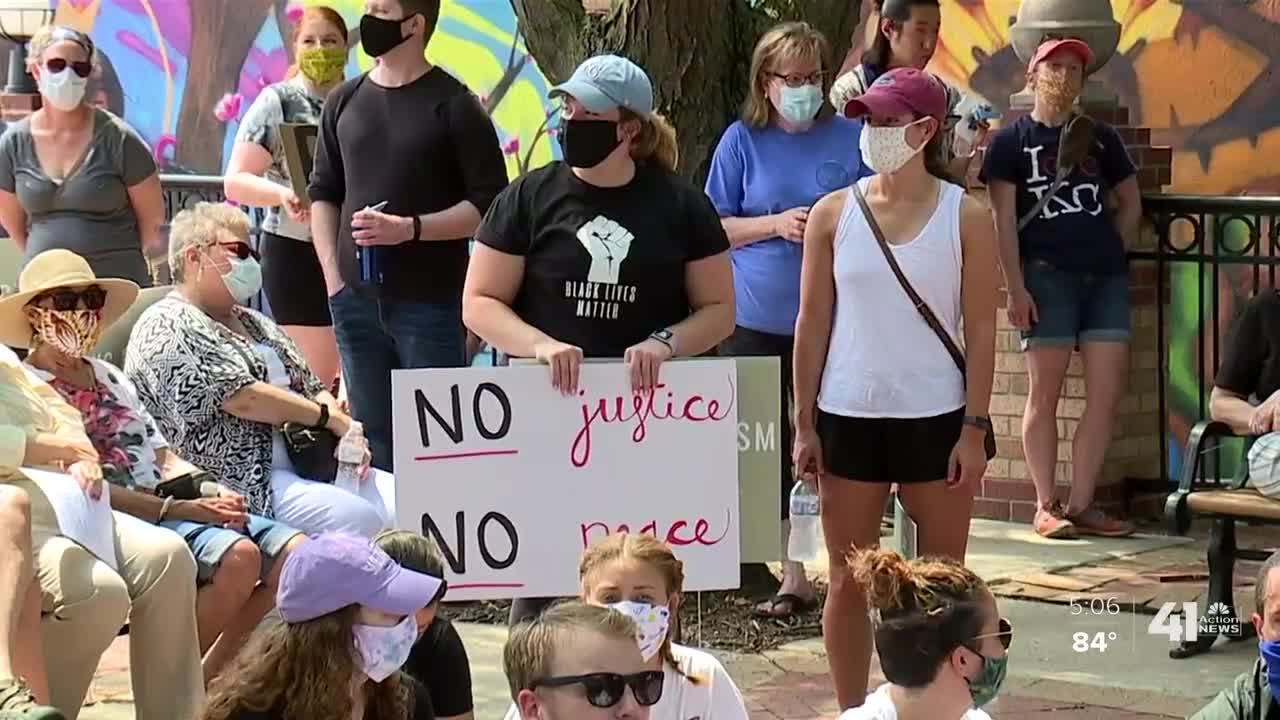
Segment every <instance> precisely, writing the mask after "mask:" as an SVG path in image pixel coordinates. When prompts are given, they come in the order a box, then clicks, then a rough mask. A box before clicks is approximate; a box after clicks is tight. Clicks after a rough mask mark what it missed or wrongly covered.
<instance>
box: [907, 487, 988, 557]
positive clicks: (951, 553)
mask: <svg viewBox="0 0 1280 720" xmlns="http://www.w3.org/2000/svg"><path fill="white" fill-rule="evenodd" d="M898 488H899V492H901V493H902V505H903V507H905V508H906V509H907V514H908V515H910V516H911V519H912V520H914V521H915V523H916V528H917V533H919V535H918V544H917V549H918V550H919V552H920V555H921V557H924V556H926V555H942V556H944V557H949V558H954V559H955V560H957V561H959V562H961V563H963V562H964V554H965V550H966V549H967V548H968V547H969V522H970V520H971V519H972V517H973V495H974V492H975V491H976V490H977V488H975V487H974V486H973V485H962V486H960V487H955V488H949V487H947V486H946V483H945V482H944V481H942V480H936V481H934V482H925V483H903V484H902V485H899V486H898Z"/></svg>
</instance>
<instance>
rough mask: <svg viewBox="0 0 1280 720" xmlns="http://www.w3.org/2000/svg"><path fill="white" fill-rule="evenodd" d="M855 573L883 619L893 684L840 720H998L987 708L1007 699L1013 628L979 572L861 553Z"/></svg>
mask: <svg viewBox="0 0 1280 720" xmlns="http://www.w3.org/2000/svg"><path fill="white" fill-rule="evenodd" d="M848 564H849V569H850V571H851V572H852V573H853V576H854V577H855V578H856V579H857V581H858V584H859V585H860V586H861V587H864V588H867V600H868V606H869V607H870V608H871V609H873V610H874V611H876V612H875V615H876V621H875V623H874V632H875V642H876V653H877V654H878V655H879V656H880V669H881V670H882V671H883V672H884V676H885V678H886V679H887V680H888V681H889V682H887V683H885V684H884V685H881V686H880V689H879V690H876V691H875V692H874V693H871V694H870V695H868V696H867V698H866V702H864V703H863V704H862V705H861V706H860V707H855V708H851V709H849V710H846V711H845V713H844V714H843V715H841V716H840V720H896V718H899V717H913V718H914V717H928V718H936V719H937V720H991V719H990V716H989V715H987V714H986V713H985V712H983V711H982V710H976V709H973V708H975V707H977V708H980V707H982V706H983V705H986V704H987V703H989V702H991V700H992V699H993V698H995V696H996V693H998V692H1000V684H1001V683H1003V682H1004V677H1005V671H1006V669H1007V667H1008V664H1009V656H1008V654H1007V653H1008V650H1009V645H1010V644H1011V643H1012V642H1013V628H1012V627H1010V625H1009V621H1007V620H1005V619H1004V618H1002V617H1000V612H999V609H998V608H997V607H996V598H995V596H994V595H992V594H991V591H990V590H988V589H987V584H986V583H985V582H983V581H982V578H980V577H978V576H977V575H975V574H974V573H973V571H972V570H969V569H968V568H966V567H964V566H963V565H961V564H960V563H958V562H956V561H955V560H952V559H950V558H941V557H938V558H925V559H922V560H911V561H907V560H903V559H902V557H901V556H899V555H898V554H897V553H895V552H893V551H891V550H882V549H878V548H873V549H868V550H857V551H854V552H853V553H852V555H851V556H850V557H849V558H848Z"/></svg>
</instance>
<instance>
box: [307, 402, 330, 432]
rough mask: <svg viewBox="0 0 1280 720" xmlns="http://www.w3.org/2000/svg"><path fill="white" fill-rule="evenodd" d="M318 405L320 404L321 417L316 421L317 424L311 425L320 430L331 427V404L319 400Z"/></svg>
mask: <svg viewBox="0 0 1280 720" xmlns="http://www.w3.org/2000/svg"><path fill="white" fill-rule="evenodd" d="M316 405H319V406H320V419H319V420H317V421H316V424H315V425H312V426H311V427H312V429H314V430H319V429H321V428H326V427H329V406H328V405H326V404H324V403H322V402H317V403H316Z"/></svg>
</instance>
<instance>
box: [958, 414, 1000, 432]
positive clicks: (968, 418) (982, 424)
mask: <svg viewBox="0 0 1280 720" xmlns="http://www.w3.org/2000/svg"><path fill="white" fill-rule="evenodd" d="M963 422H964V424H965V425H972V426H974V427H976V428H982V429H983V430H986V431H987V432H992V431H993V427H992V425H991V418H989V417H981V416H978V415H965V416H964V421H963Z"/></svg>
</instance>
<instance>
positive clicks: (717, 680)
mask: <svg viewBox="0 0 1280 720" xmlns="http://www.w3.org/2000/svg"><path fill="white" fill-rule="evenodd" d="M578 577H579V579H580V580H581V581H582V601H583V602H584V603H586V604H588V605H600V606H604V607H610V608H613V609H614V610H617V611H619V612H621V613H623V614H624V615H626V616H628V617H630V618H631V619H632V620H633V621H634V622H635V624H636V641H637V642H638V643H639V645H640V655H641V656H642V657H643V658H644V661H645V665H646V666H647V668H648V669H650V670H661V671H662V672H663V674H664V675H665V680H664V681H663V691H662V699H661V700H659V701H658V703H657V704H656V705H654V706H653V707H652V708H650V711H649V717H650V719H651V720H685V719H686V718H692V717H697V718H702V720H746V718H747V717H748V715H747V710H746V707H745V706H744V705H743V702H742V695H741V694H740V693H739V692H738V687H737V686H736V685H734V684H733V680H732V679H730V678H729V673H727V672H725V669H724V666H723V665H721V664H720V661H719V660H716V659H715V657H713V656H712V655H711V654H710V653H706V652H703V651H702V650H696V649H694V648H690V647H685V646H683V645H677V644H675V643H673V642H671V637H670V635H669V633H668V630H669V629H670V623H671V619H672V618H674V617H676V616H677V615H679V613H680V600H681V596H680V593H681V588H682V587H683V585H684V565H683V564H682V563H681V562H680V561H679V560H678V559H676V556H675V553H673V552H671V548H669V547H667V545H666V544H665V543H663V542H662V541H660V540H657V539H655V538H654V537H653V536H651V535H636V534H631V533H618V534H614V535H610V536H609V537H607V538H605V539H603V540H601V541H599V542H597V543H595V544H594V545H592V546H591V547H589V548H587V551H586V552H585V553H583V555H582V561H581V563H579V565H578ZM519 718H520V715H519V714H518V710H517V708H516V707H515V706H512V707H511V709H510V710H509V711H507V717H506V720H519Z"/></svg>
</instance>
